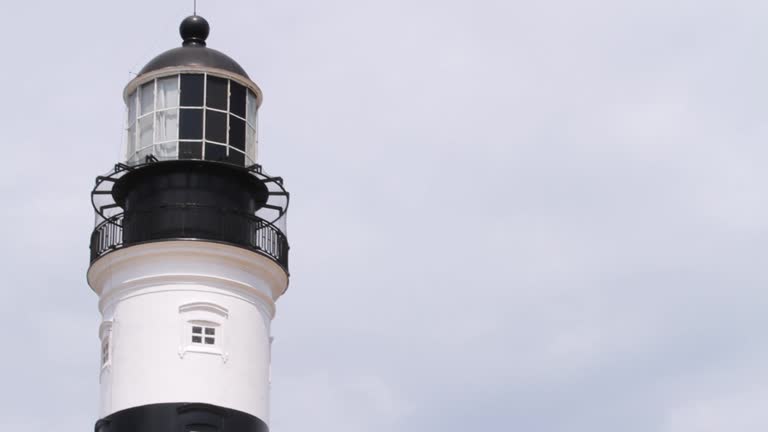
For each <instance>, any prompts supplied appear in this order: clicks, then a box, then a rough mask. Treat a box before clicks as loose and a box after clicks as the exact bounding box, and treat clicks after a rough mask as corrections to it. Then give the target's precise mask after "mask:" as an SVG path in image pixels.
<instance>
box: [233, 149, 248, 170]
mask: <svg viewBox="0 0 768 432" xmlns="http://www.w3.org/2000/svg"><path fill="white" fill-rule="evenodd" d="M229 161H230V162H232V163H233V164H235V165H241V166H242V165H245V155H244V154H243V153H240V152H239V151H237V150H235V149H232V148H230V149H229Z"/></svg>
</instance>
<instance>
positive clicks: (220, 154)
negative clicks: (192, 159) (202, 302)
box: [205, 142, 227, 334]
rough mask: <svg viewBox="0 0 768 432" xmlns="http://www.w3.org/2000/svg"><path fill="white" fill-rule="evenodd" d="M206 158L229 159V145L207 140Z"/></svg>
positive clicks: (214, 159) (213, 159)
mask: <svg viewBox="0 0 768 432" xmlns="http://www.w3.org/2000/svg"><path fill="white" fill-rule="evenodd" d="M205 160H211V161H225V160H227V147H226V146H223V145H218V144H213V143H209V142H206V143H205ZM206 330H208V329H206ZM206 334H208V333H206Z"/></svg>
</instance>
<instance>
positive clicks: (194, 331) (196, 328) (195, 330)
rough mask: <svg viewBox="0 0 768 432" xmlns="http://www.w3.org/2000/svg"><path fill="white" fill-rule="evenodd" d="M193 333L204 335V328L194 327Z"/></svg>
mask: <svg viewBox="0 0 768 432" xmlns="http://www.w3.org/2000/svg"><path fill="white" fill-rule="evenodd" d="M192 333H198V334H202V333H203V328H202V327H192Z"/></svg>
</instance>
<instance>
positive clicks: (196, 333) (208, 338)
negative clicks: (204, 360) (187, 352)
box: [191, 325, 216, 345]
mask: <svg viewBox="0 0 768 432" xmlns="http://www.w3.org/2000/svg"><path fill="white" fill-rule="evenodd" d="M191 340H192V343H193V344H197V345H216V327H208V326H204V325H193V326H192V339H191Z"/></svg>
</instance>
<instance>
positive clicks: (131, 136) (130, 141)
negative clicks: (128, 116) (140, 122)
mask: <svg viewBox="0 0 768 432" xmlns="http://www.w3.org/2000/svg"><path fill="white" fill-rule="evenodd" d="M126 134H127V135H128V136H127V145H126V149H125V158H126V159H130V158H131V156H133V153H135V152H136V125H133V126H131V127H129V128H128V130H127V131H126Z"/></svg>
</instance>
